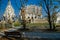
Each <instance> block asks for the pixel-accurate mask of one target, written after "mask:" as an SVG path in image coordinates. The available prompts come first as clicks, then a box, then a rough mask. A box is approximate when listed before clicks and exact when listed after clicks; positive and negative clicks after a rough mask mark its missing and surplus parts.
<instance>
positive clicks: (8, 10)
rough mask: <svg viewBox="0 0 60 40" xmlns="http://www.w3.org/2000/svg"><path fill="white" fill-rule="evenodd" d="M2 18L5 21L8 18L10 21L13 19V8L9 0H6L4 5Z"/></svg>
mask: <svg viewBox="0 0 60 40" xmlns="http://www.w3.org/2000/svg"><path fill="white" fill-rule="evenodd" d="M3 16H4V20H5V21H6V22H7V21H8V20H10V21H14V17H15V14H14V9H13V7H12V5H11V2H10V0H9V1H8V5H7V7H6V10H5V13H4V15H3Z"/></svg>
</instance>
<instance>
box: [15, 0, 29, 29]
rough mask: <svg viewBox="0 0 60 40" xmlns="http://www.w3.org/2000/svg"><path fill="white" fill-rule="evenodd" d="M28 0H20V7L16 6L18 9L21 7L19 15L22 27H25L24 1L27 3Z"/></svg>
mask: <svg viewBox="0 0 60 40" xmlns="http://www.w3.org/2000/svg"><path fill="white" fill-rule="evenodd" d="M27 1H28V0H20V3H21V8H19V7H18V6H17V7H18V9H19V10H20V9H21V16H22V21H23V22H22V25H23V29H26V20H25V6H26V3H27ZM16 5H17V3H16Z"/></svg>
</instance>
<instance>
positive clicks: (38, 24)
mask: <svg viewBox="0 0 60 40" xmlns="http://www.w3.org/2000/svg"><path fill="white" fill-rule="evenodd" d="M47 25H48V23H28V24H27V26H29V27H32V26H38V27H40V26H47Z"/></svg>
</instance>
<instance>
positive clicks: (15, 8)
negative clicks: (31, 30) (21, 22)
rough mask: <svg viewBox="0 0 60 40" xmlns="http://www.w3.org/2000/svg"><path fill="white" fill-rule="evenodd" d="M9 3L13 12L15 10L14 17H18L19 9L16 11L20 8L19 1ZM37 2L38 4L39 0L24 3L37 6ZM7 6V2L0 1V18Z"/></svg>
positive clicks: (6, 0)
mask: <svg viewBox="0 0 60 40" xmlns="http://www.w3.org/2000/svg"><path fill="white" fill-rule="evenodd" d="M10 1H11V4H12V6H13V8H14V10H15V14H16V15H19V9H18V7H20V1H19V0H16V1H15V0H10ZM15 2H16V3H17V6H18V7H17V6H16V3H15ZM38 2H39V0H28V2H27V3H26V5H30V4H33V5H38ZM7 4H8V0H2V1H1V5H0V9H1V10H0V18H1V17H2V16H3V14H4V11H5V9H6V7H7Z"/></svg>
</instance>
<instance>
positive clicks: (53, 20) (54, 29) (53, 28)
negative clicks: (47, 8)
mask: <svg viewBox="0 0 60 40" xmlns="http://www.w3.org/2000/svg"><path fill="white" fill-rule="evenodd" d="M55 28H56V27H55V23H54V20H53V30H55Z"/></svg>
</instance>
